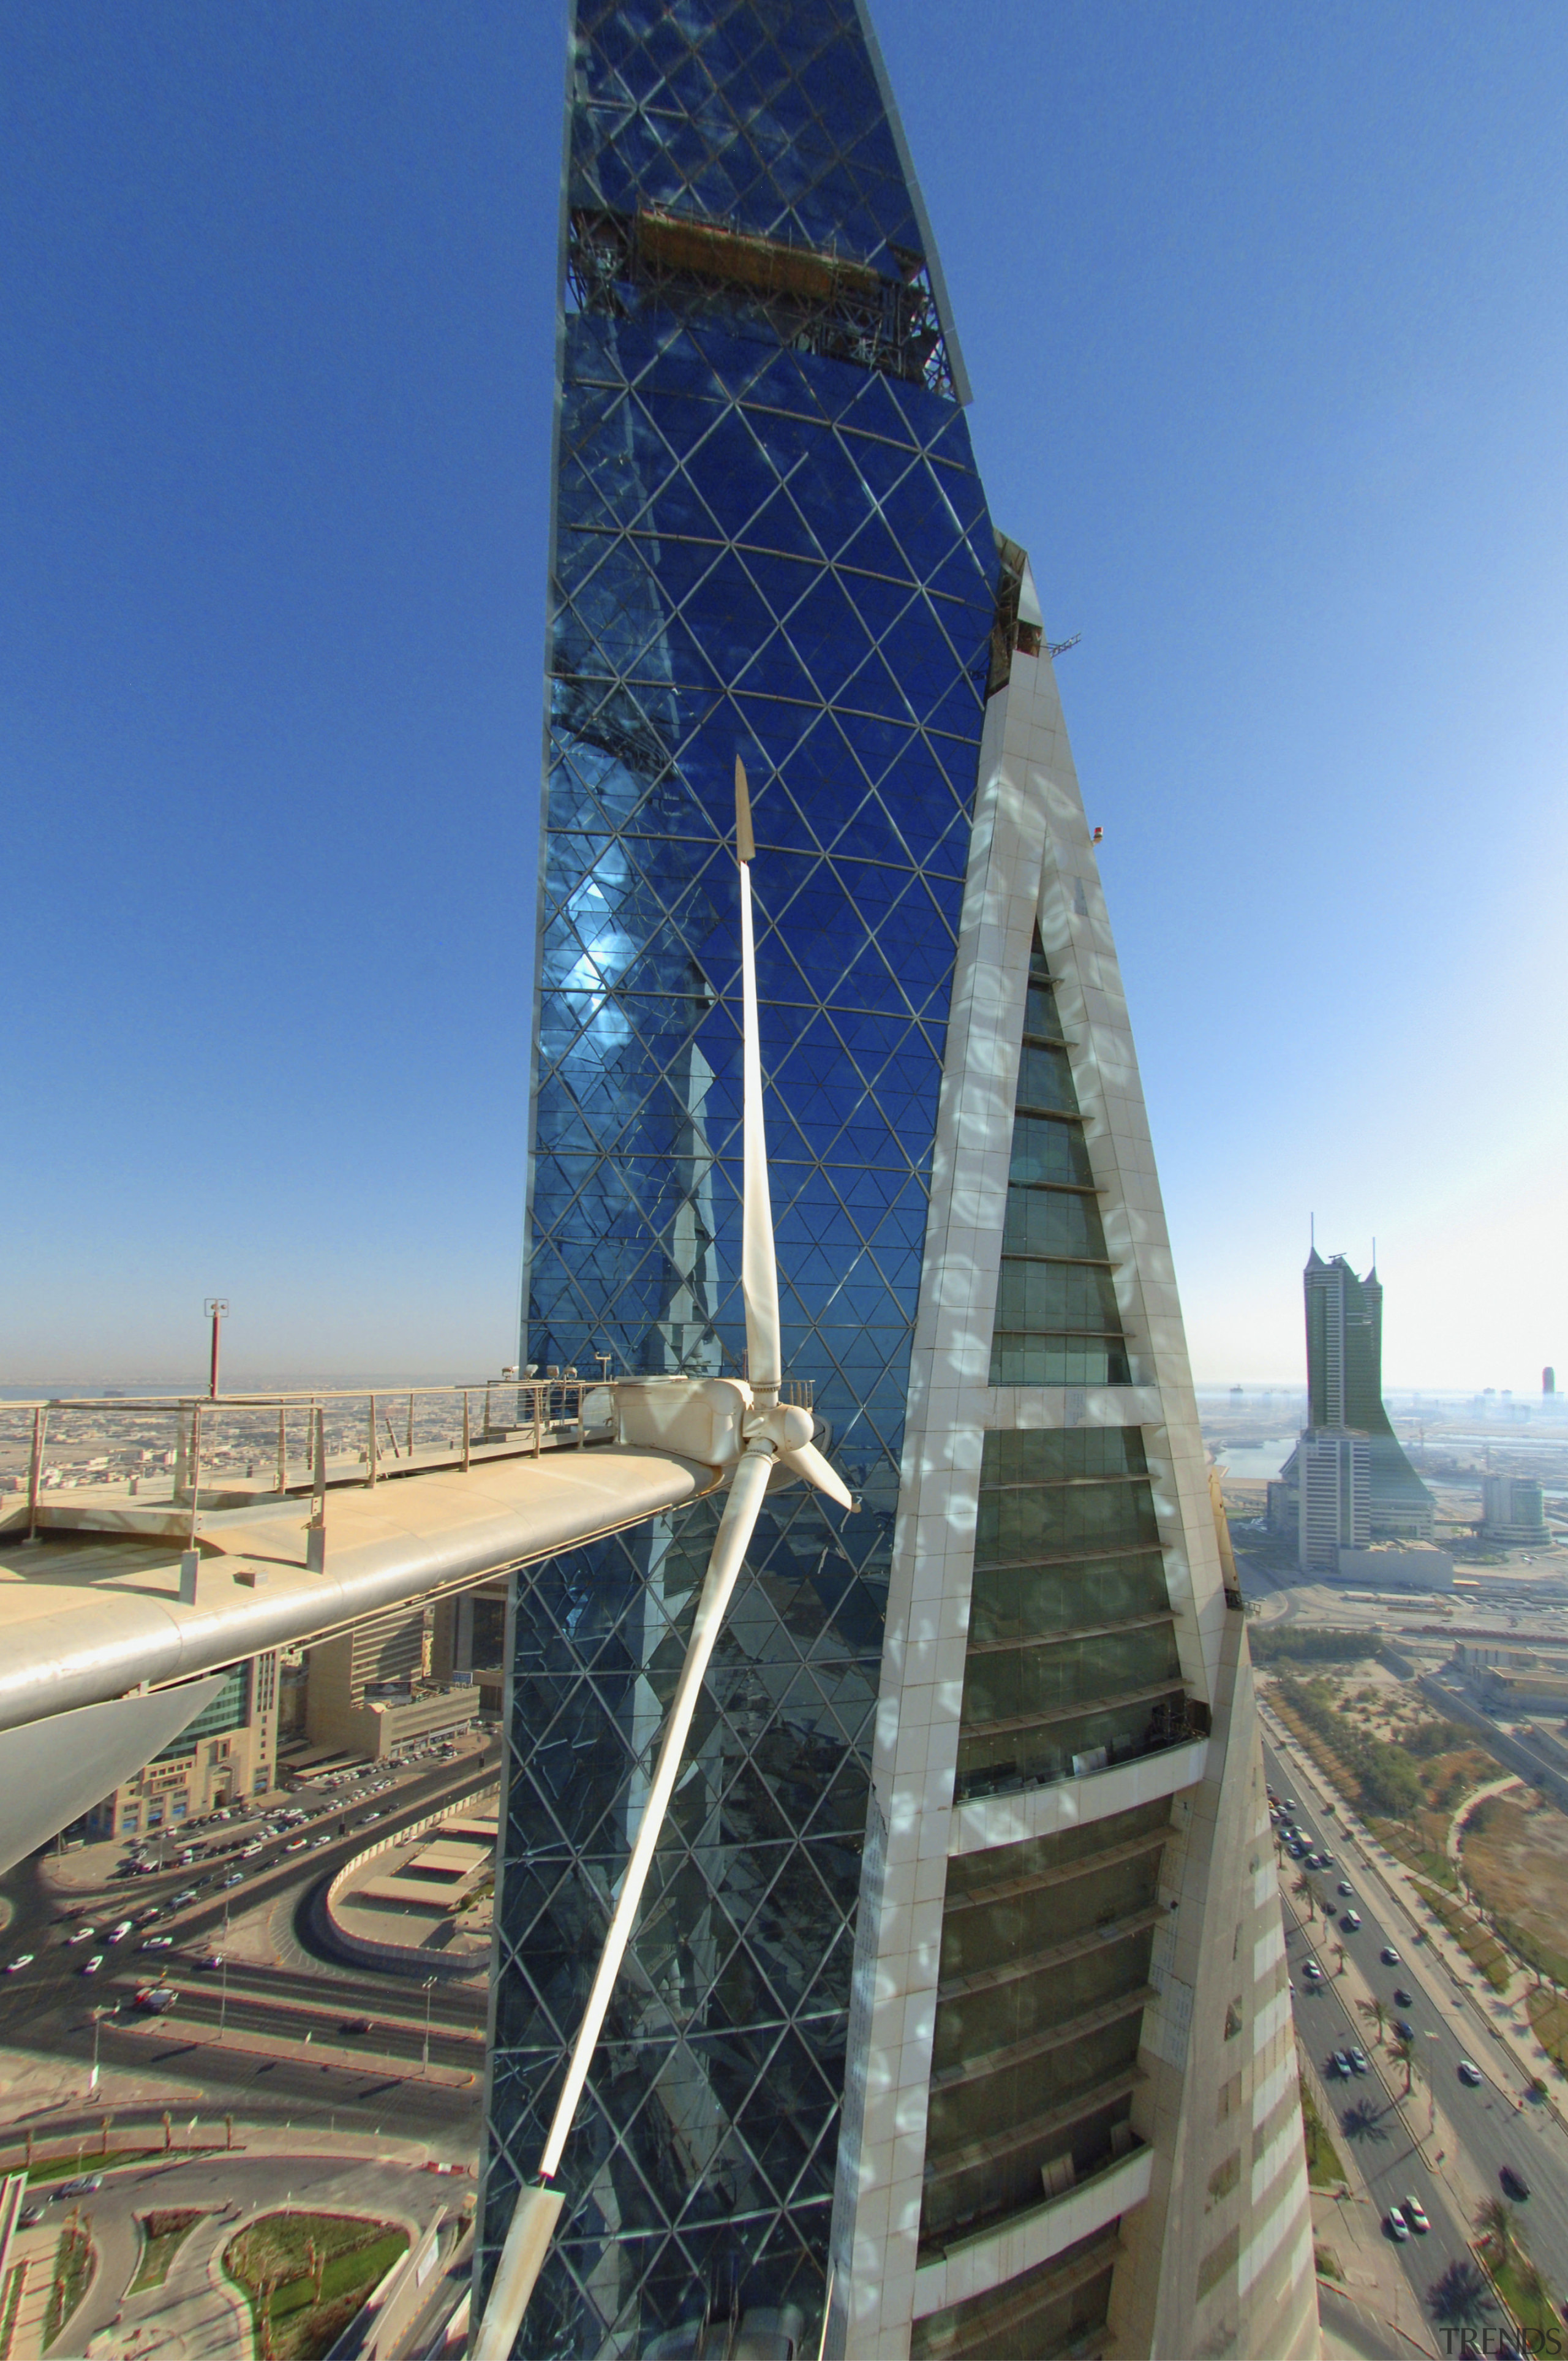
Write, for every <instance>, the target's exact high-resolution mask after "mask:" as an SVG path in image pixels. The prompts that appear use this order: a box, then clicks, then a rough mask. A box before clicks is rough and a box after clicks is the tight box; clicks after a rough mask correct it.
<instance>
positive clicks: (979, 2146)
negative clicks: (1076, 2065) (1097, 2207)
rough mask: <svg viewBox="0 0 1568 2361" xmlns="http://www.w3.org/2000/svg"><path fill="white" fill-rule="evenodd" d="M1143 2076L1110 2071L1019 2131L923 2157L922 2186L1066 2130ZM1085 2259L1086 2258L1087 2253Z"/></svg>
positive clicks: (1132, 2069)
mask: <svg viewBox="0 0 1568 2361" xmlns="http://www.w3.org/2000/svg"><path fill="white" fill-rule="evenodd" d="M1147 2080H1148V2077H1147V2076H1146V2074H1144V2073H1143V2072H1141V2071H1140V2070H1139V2069H1138V2068H1137V2067H1136V2066H1130V2067H1128V2069H1127V2070H1126V2072H1125V2073H1123V2074H1113V2076H1112V2077H1111V2080H1110V2081H1108V2082H1101V2083H1099V2084H1098V2085H1097V2086H1096V2087H1095V2089H1093V2090H1092V2091H1089V2092H1085V2093H1084V2095H1083V2097H1082V2098H1080V2099H1069V2100H1068V2101H1067V2102H1066V2103H1064V2104H1063V2105H1062V2106H1059V2107H1053V2108H1052V2109H1051V2112H1050V2114H1048V2115H1036V2117H1035V2119H1034V2121H1033V2123H1030V2124H1025V2125H1024V2127H1023V2129H1022V2130H1020V2131H1011V2132H997V2133H995V2134H993V2136H992V2137H991V2138H990V2139H985V2140H970V2144H969V2146H968V2147H961V2148H955V2149H954V2150H953V2153H952V2155H951V2156H948V2157H944V2158H943V2159H942V2161H941V2163H940V2164H939V2165H937V2166H933V2165H932V2163H931V2161H930V2158H927V2163H926V2186H927V2188H928V2189H929V2188H932V2187H933V2186H936V2187H939V2186H940V2185H941V2183H942V2182H943V2181H944V2180H957V2179H958V2178H959V2174H960V2173H964V2172H973V2171H974V2170H975V2169H977V2168H978V2167H979V2166H981V2165H984V2164H995V2163H997V2162H999V2161H1000V2159H1001V2158H1003V2157H1004V2156H1013V2155H1014V2154H1015V2153H1016V2152H1017V2150H1018V2149H1019V2148H1021V2147H1030V2146H1032V2144H1033V2143H1034V2142H1035V2141H1036V2140H1040V2139H1048V2138H1049V2137H1050V2136H1051V2134H1052V2133H1053V2132H1062V2131H1067V2130H1068V2129H1069V2127H1070V2126H1071V2125H1073V2124H1078V2123H1081V2122H1082V2121H1083V2118H1084V2116H1085V2115H1097V2114H1100V2113H1101V2111H1102V2108H1105V2107H1113V2106H1114V2105H1115V2103H1116V2102H1117V2100H1118V2099H1124V2098H1126V2097H1127V2095H1128V2093H1129V2092H1133V2091H1135V2090H1136V2089H1137V2088H1138V2086H1139V2085H1140V2083H1142V2082H1146V2081H1147ZM1085 2260H1086V2261H1087V2260H1088V2257H1085Z"/></svg>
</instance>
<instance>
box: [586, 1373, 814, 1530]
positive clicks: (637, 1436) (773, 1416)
mask: <svg viewBox="0 0 1568 2361" xmlns="http://www.w3.org/2000/svg"><path fill="white" fill-rule="evenodd" d="M775 1393H776V1389H773V1388H770V1389H768V1390H767V1393H766V1394H765V1395H760V1394H759V1393H757V1392H756V1391H755V1390H754V1389H752V1388H751V1386H750V1385H748V1383H747V1382H746V1380H745V1378H682V1377H668V1378H633V1379H630V1380H629V1379H626V1378H622V1379H621V1380H620V1383H619V1384H618V1385H617V1387H616V1406H617V1411H618V1414H619V1432H620V1440H621V1442H622V1443H627V1444H634V1445H637V1446H640V1447H641V1449H644V1450H652V1451H671V1452H674V1455H675V1456H676V1457H677V1458H679V1459H695V1460H696V1461H698V1462H699V1463H700V1464H701V1465H702V1466H705V1467H729V1468H733V1467H736V1466H739V1465H740V1455H741V1454H742V1452H744V1451H745V1450H747V1449H748V1448H749V1447H750V1448H754V1449H765V1450H768V1451H771V1453H772V1454H773V1457H774V1458H775V1460H776V1461H777V1462H778V1466H779V1470H780V1472H781V1473H786V1474H787V1475H788V1476H790V1477H796V1478H798V1479H799V1480H800V1481H801V1482H802V1483H806V1484H812V1485H815V1487H816V1488H817V1490H818V1491H819V1492H825V1493H826V1494H827V1496H828V1499H830V1500H834V1501H836V1502H837V1503H838V1505H839V1508H841V1509H849V1508H851V1507H852V1506H853V1505H854V1504H853V1501H852V1500H851V1499H850V1492H849V1489H848V1488H847V1487H846V1485H845V1484H844V1483H843V1481H842V1480H841V1478H840V1477H839V1474H838V1472H837V1470H836V1469H835V1468H833V1467H832V1466H829V1464H828V1461H827V1460H826V1459H825V1458H824V1457H823V1455H822V1454H821V1452H820V1451H819V1450H818V1449H817V1444H816V1443H815V1441H814V1440H813V1438H814V1435H815V1433H816V1425H815V1422H814V1420H813V1419H812V1416H811V1413H810V1411H807V1410H803V1409H802V1408H801V1407H800V1405H799V1404H798V1403H797V1402H784V1401H779V1400H776V1399H775V1398H774V1397H775Z"/></svg>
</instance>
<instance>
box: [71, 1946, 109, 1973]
mask: <svg viewBox="0 0 1568 2361" xmlns="http://www.w3.org/2000/svg"><path fill="white" fill-rule="evenodd" d="M103 1964H104V1954H103V1952H102V1951H94V1952H93V1957H92V1958H91V1959H90V1960H82V1965H81V1966H80V1967H79V1968H78V1969H77V1971H76V1972H77V1974H78V1975H79V1976H95V1975H96V1974H97V1972H98V1971H99V1969H100V1968H101V1967H102V1966H103Z"/></svg>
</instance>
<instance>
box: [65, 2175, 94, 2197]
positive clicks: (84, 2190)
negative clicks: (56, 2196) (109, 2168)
mask: <svg viewBox="0 0 1568 2361" xmlns="http://www.w3.org/2000/svg"><path fill="white" fill-rule="evenodd" d="M103 2186H104V2176H103V2174H102V2173H101V2172H83V2173H79V2174H78V2175H77V2178H76V2179H75V2180H62V2181H61V2182H60V2196H61V2197H91V2196H92V2194H93V2191H94V2190H95V2189H102V2188H103Z"/></svg>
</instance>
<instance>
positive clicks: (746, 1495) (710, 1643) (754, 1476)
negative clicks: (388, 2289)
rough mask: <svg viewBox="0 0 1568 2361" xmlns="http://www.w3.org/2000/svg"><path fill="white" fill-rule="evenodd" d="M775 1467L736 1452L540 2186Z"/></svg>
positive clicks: (604, 2003)
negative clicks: (653, 1768) (734, 1464)
mask: <svg viewBox="0 0 1568 2361" xmlns="http://www.w3.org/2000/svg"><path fill="white" fill-rule="evenodd" d="M772 1470H773V1447H772V1445H771V1444H764V1445H762V1448H761V1449H759V1448H758V1447H757V1446H756V1445H755V1444H751V1445H750V1446H749V1447H748V1448H747V1449H746V1450H745V1451H743V1452H742V1453H741V1455H740V1466H738V1467H737V1468H736V1470H735V1475H734V1479H733V1481H732V1482H731V1484H730V1487H729V1499H728V1500H726V1502H725V1504H724V1514H723V1516H722V1517H721V1518H720V1519H719V1521H718V1532H717V1533H716V1534H715V1536H714V1542H713V1554H712V1555H711V1556H710V1557H709V1559H708V1561H707V1575H706V1576H704V1579H703V1586H702V1595H701V1597H700V1598H698V1600H697V1603H696V1617H695V1619H694V1620H693V1623H692V1634H691V1640H690V1642H689V1643H688V1645H687V1648H686V1657H685V1664H683V1665H682V1666H681V1677H680V1679H679V1681H678V1682H677V1684H676V1686H675V1695H674V1702H673V1704H672V1705H671V1707H670V1718H669V1719H668V1721H667V1722H666V1723H665V1724H664V1735H663V1741H662V1742H661V1744H660V1747H659V1761H658V1765H657V1768H656V1769H655V1771H654V1773H653V1780H652V1785H651V1786H650V1788H649V1790H648V1800H647V1802H646V1803H645V1804H644V1806H643V1807H642V1820H641V1826H640V1827H639V1828H638V1831H637V1840H636V1842H635V1844H633V1846H632V1848H631V1858H630V1861H628V1862H627V1865H626V1877H625V1880H624V1882H623V1883H622V1885H621V1889H620V1900H619V1901H618V1902H617V1904H616V1905H615V1914H614V1916H613V1917H612V1918H611V1919H610V1922H609V1934H608V1935H607V1936H606V1937H605V1939H604V1949H603V1950H602V1952H601V1953H600V1954H599V1963H598V1971H597V1973H596V1974H595V1977H594V1982H593V1989H592V1991H591V1992H590V1993H589V1994H588V2004H587V2009H586V2011H585V2012H584V2015H583V2022H582V2025H581V2026H580V2027H579V2028H578V2032H577V2038H576V2043H575V2045H574V2047H573V2050H572V2058H571V2063H570V2065H569V2066H568V2067H567V2069H566V2080H565V2086H564V2087H563V2089H562V2092H561V2096H560V2098H559V2099H558V2101H557V2102H556V2105H555V2114H554V2121H553V2122H552V2124H551V2126H550V2136H549V2137H548V2139H547V2140H546V2141H545V2143H544V2154H543V2158H541V2161H540V2168H539V2169H540V2171H541V2173H542V2174H543V2178H544V2179H545V2180H550V2179H551V2178H552V2177H553V2175H554V2170H555V2168H556V2166H557V2165H558V2164H559V2163H560V2161H561V2151H562V2149H563V2148H564V2147H565V2145H566V2135H567V2133H568V2132H569V2131H570V2130H571V2128H572V2118H573V2116H574V2115H575V2114H576V2111H577V2101H578V2099H579V2098H580V2097H581V2096H582V2090H583V2084H584V2082H585V2081H586V2080H587V2071H588V2061H589V2059H591V2058H592V2056H593V2052H594V2044H595V2043H596V2042H597V2041H598V2036H599V2027H600V2026H602V2025H603V2023H604V2018H605V2011H606V2010H607V2009H608V2008H609V1998H610V1993H611V1992H612V1990H613V1989H614V1985H615V1979H616V1976H617V1974H618V1973H619V1971H620V1962H621V1960H622V1959H623V1958H624V1957H625V1954H626V1946H627V1944H628V1942H629V1941H630V1938H631V1929H632V1927H633V1926H634V1925H635V1923H636V1919H637V1908H638V1905H639V1904H640V1902H641V1899H642V1889H643V1887H644V1885H645V1884H646V1883H647V1882H648V1872H649V1871H650V1869H652V1865H653V1853H654V1849H655V1847H656V1846H657V1844H658V1841H659V1831H660V1829H661V1828H663V1825H664V1814H665V1812H666V1811H667V1810H668V1808H669V1803H670V1797H671V1796H672V1795H674V1790H675V1781H676V1779H677V1777H678V1776H679V1774H680V1768H681V1755H682V1752H684V1750H685V1742H686V1736H687V1733H688V1731H689V1730H690V1729H691V1723H692V1716H693V1714H694V1713H695V1712H696V1701H697V1697H698V1694H699V1692H700V1690H701V1688H702V1684H703V1676H704V1675H705V1674H706V1673H707V1664H708V1658H709V1657H710V1656H711V1655H712V1653H713V1649H714V1642H716V1641H717V1639H718V1633H719V1628H720V1626H721V1625H722V1623H723V1621H724V1615H725V1610H726V1609H727V1608H728V1607H729V1598H730V1594H731V1592H732V1591H733V1590H734V1587H735V1580H736V1576H738V1575H739V1573H740V1567H741V1565H742V1563H743V1562H744V1559H745V1555H746V1551H747V1549H748V1547H749V1545H750V1543H751V1534H752V1532H753V1530H754V1528H755V1526H756V1522H757V1516H758V1512H759V1510H761V1508H762V1496H763V1494H764V1493H765V1492H766V1490H767V1488H768V1477H769V1476H770V1474H771V1473H772Z"/></svg>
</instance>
